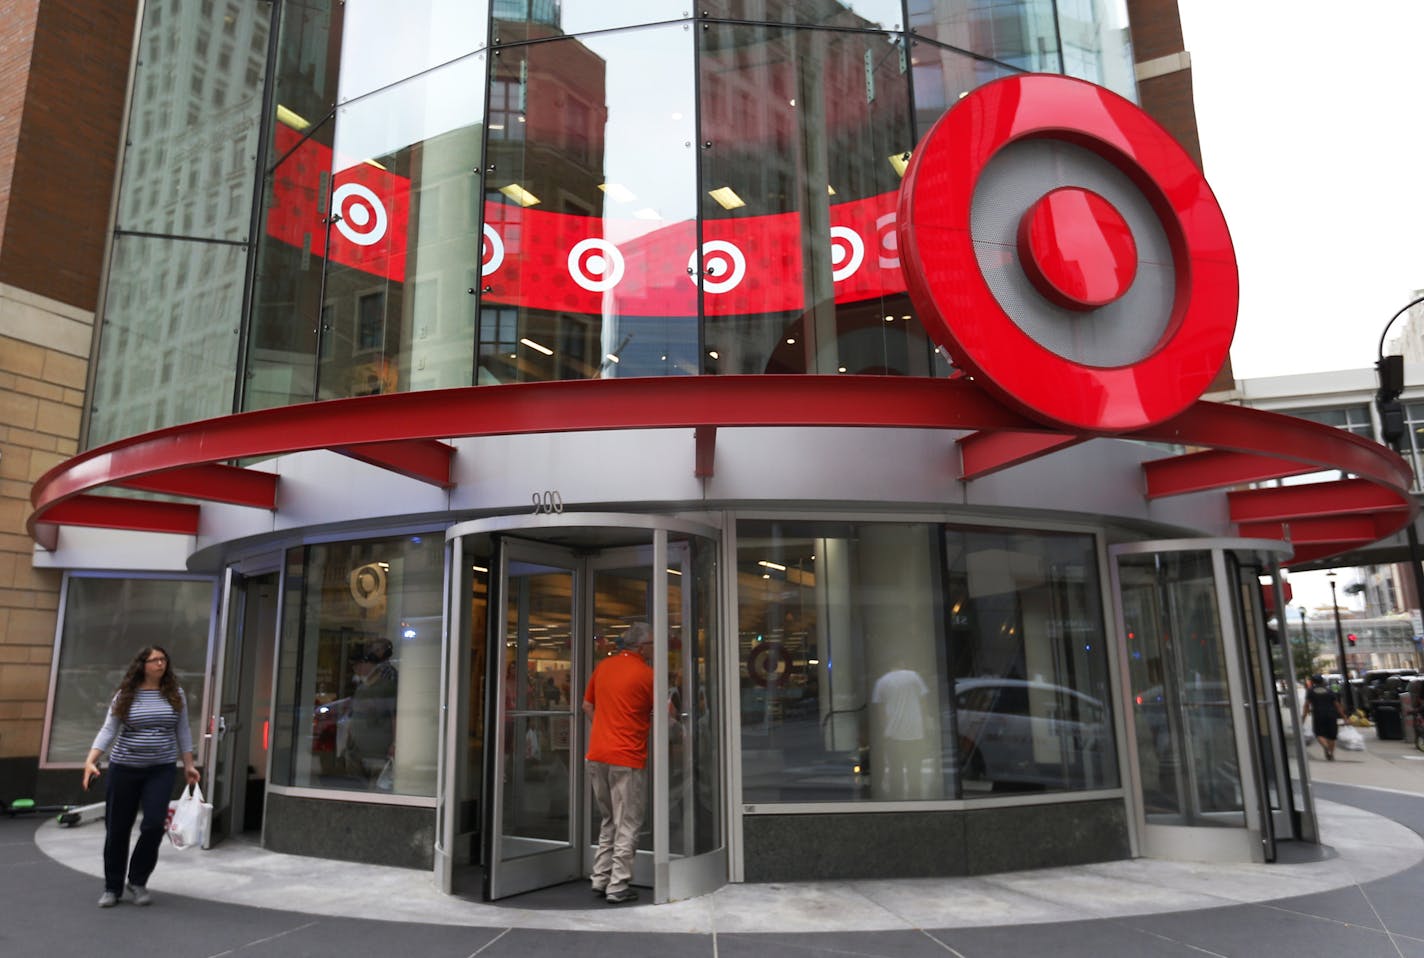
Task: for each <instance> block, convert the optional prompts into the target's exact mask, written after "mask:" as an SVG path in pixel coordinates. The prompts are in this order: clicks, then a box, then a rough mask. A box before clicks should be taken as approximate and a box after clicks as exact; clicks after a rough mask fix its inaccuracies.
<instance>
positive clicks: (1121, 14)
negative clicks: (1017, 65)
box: [1058, 0, 1137, 100]
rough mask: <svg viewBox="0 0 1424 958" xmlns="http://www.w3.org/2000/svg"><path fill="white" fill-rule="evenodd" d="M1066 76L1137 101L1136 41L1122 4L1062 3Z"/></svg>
mask: <svg viewBox="0 0 1424 958" xmlns="http://www.w3.org/2000/svg"><path fill="white" fill-rule="evenodd" d="M1058 29H1059V31H1060V32H1061V34H1062V37H1063V72H1065V73H1067V74H1068V75H1069V76H1073V77H1079V78H1080V79H1083V80H1088V81H1090V82H1092V83H1096V84H1098V85H1099V86H1105V87H1107V88H1108V89H1109V90H1112V91H1113V92H1115V93H1119V94H1121V95H1122V96H1125V97H1127V98H1128V99H1129V100H1136V99H1137V80H1136V77H1135V75H1134V73H1133V63H1132V37H1131V36H1130V34H1129V31H1128V26H1127V9H1126V6H1125V5H1124V4H1123V3H1122V0H1058Z"/></svg>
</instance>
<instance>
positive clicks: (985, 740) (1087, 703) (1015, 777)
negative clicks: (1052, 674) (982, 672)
mask: <svg viewBox="0 0 1424 958" xmlns="http://www.w3.org/2000/svg"><path fill="white" fill-rule="evenodd" d="M954 712H955V714H954V715H953V716H950V715H949V714H948V712H946V714H945V716H944V719H943V721H944V728H945V729H946V730H948V729H950V728H956V730H957V732H958V734H957V736H956V737H954V738H950V737H948V736H946V739H947V747H946V754H945V762H946V766H947V767H950V768H955V767H957V768H958V769H959V775H960V780H961V782H962V784H963V787H964V790H965V792H966V794H967V793H972V792H974V791H976V790H994V791H1046V790H1053V789H1068V788H1088V787H1094V786H1107V787H1110V786H1113V785H1116V784H1117V780H1116V772H1115V766H1114V764H1113V757H1112V756H1113V748H1112V731H1111V724H1110V720H1109V714H1108V710H1107V708H1106V707H1105V706H1104V704H1103V703H1102V702H1101V701H1100V700H1098V699H1096V698H1093V697H1092V696H1089V695H1085V694H1083V693H1082V692H1078V691H1076V690H1074V689H1070V688H1065V687H1063V686H1061V685H1053V684H1050V683H1046V682H1032V681H1026V680H1023V679H1008V678H995V677H987V676H984V677H975V678H966V679H957V680H956V681H955V683H954ZM952 720H953V721H955V722H957V726H956V725H951V724H950V722H951V721H952Z"/></svg>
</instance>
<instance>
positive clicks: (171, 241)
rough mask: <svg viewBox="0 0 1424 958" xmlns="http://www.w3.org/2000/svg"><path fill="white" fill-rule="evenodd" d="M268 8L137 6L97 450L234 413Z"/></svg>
mask: <svg viewBox="0 0 1424 958" xmlns="http://www.w3.org/2000/svg"><path fill="white" fill-rule="evenodd" d="M269 10H270V5H269V4H261V3H251V2H248V0H216V2H213V3H206V4H201V5H199V4H167V5H165V4H145V5H144V6H143V20H142V22H141V24H140V27H139V31H140V32H139V41H138V48H137V59H136V62H135V65H134V74H133V85H132V87H131V88H130V91H129V97H130V98H129V122H128V127H127V129H126V131H125V144H124V155H123V172H122V176H121V179H120V182H119V191H118V198H117V206H116V209H115V221H114V230H115V235H114V239H113V246H112V249H111V252H110V259H109V275H108V283H107V293H106V296H105V302H104V303H103V306H102V310H103V314H102V315H103V321H102V322H101V323H98V324H96V327H95V332H96V335H97V337H98V348H97V354H96V362H95V373H94V387H93V391H92V393H91V395H90V396H89V405H90V408H91V410H92V412H91V417H90V421H89V424H88V427H87V432H86V436H85V444H86V446H88V447H89V448H93V447H94V446H99V445H103V444H104V443H107V442H110V441H112V440H115V439H122V438H124V437H126V436H131V435H134V434H136V433H140V432H145V431H147V430H151V429H159V428H162V427H165V426H171V425H174V424H175V423H182V422H192V421H193V420H197V419H203V418H206V417H208V416H216V415H222V414H225V413H229V412H231V411H232V408H233V386H234V383H235V382H236V375H235V370H236V368H237V364H238V359H239V355H240V346H241V343H240V341H239V337H238V336H237V335H235V333H236V331H237V330H238V329H239V328H240V327H241V325H242V295H243V284H244V280H245V273H246V268H247V246H246V244H247V242H248V239H249V234H250V231H251V223H252V206H253V198H254V191H255V185H256V177H255V176H254V167H255V163H256V159H257V153H258V146H259V143H260V139H261V130H260V122H259V117H260V115H261V108H262V95H263V89H264V84H265V81H266V61H267V44H268V34H269V30H270V24H269V20H270V14H269V12H268V11H269Z"/></svg>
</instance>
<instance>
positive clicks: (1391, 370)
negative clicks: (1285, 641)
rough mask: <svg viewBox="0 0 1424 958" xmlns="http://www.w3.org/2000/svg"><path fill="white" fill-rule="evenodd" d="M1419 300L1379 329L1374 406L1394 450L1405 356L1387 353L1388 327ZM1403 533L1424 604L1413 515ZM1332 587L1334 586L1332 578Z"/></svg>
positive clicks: (1423, 299) (1400, 425) (1400, 427)
mask: <svg viewBox="0 0 1424 958" xmlns="http://www.w3.org/2000/svg"><path fill="white" fill-rule="evenodd" d="M1420 303H1424V296H1419V297H1417V298H1415V299H1412V300H1410V301H1409V302H1408V303H1406V304H1405V305H1404V308H1402V309H1401V310H1400V311H1399V312H1397V313H1395V314H1394V315H1393V316H1391V317H1390V318H1389V322H1387V323H1385V324H1384V329H1383V330H1381V331H1380V341H1379V353H1378V355H1377V356H1376V359H1375V375H1376V376H1377V377H1378V379H1379V392H1377V393H1375V408H1376V409H1377V410H1378V411H1379V417H1380V438H1381V439H1383V440H1384V441H1385V445H1387V446H1389V448H1391V449H1393V450H1394V451H1395V452H1399V451H1400V449H1399V447H1400V445H1401V444H1402V441H1403V439H1404V433H1405V415H1404V407H1403V406H1401V405H1400V404H1399V394H1400V393H1402V392H1403V391H1404V357H1403V356H1386V355H1385V354H1384V340H1385V337H1386V336H1388V335H1389V328H1390V327H1391V326H1393V325H1394V321H1395V320H1397V319H1399V317H1401V316H1403V315H1404V314H1405V313H1407V312H1409V310H1411V309H1413V308H1414V307H1415V306H1418V305H1419V304H1420ZM1411 465H1412V462H1411ZM1404 536H1405V541H1406V542H1407V543H1408V544H1409V568H1410V571H1411V572H1412V573H1413V577H1414V601H1415V602H1418V603H1420V605H1421V607H1424V566H1421V563H1420V554H1419V533H1418V531H1417V530H1416V529H1415V528H1414V520H1413V519H1410V520H1409V525H1407V526H1405V527H1404ZM1331 587H1332V588H1333V587H1334V583H1333V582H1332V583H1331Z"/></svg>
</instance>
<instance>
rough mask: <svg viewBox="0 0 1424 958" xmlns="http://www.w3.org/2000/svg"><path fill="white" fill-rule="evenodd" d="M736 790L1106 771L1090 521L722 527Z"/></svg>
mask: <svg viewBox="0 0 1424 958" xmlns="http://www.w3.org/2000/svg"><path fill="white" fill-rule="evenodd" d="M737 543H738V563H737V599H738V609H739V620H738V630H739V635H738V639H737V653H738V655H739V657H740V659H741V667H740V676H741V695H740V710H741V720H740V726H741V739H742V796H741V798H742V800H743V801H744V802H748V803H758V804H762V803H768V804H770V803H805V802H835V801H839V802H866V801H870V802H878V801H904V800H938V799H959V798H976V797H981V796H987V795H991V794H1006V793H1022V792H1055V791H1072V790H1085V789H1095V788H1115V787H1117V785H1118V773H1117V759H1116V747H1115V745H1114V742H1113V724H1112V708H1111V696H1110V692H1109V684H1108V666H1107V647H1106V646H1107V642H1106V626H1105V624H1104V619H1103V611H1102V608H1101V592H1100V586H1099V578H1098V571H1097V558H1096V552H1095V550H1094V543H1093V539H1092V538H1091V537H1090V536H1084V535H1072V534H1054V533H1039V532H1028V531H1019V530H1005V529H978V528H973V527H956V526H941V525H935V524H923V523H921V524H890V523H865V522H862V523H838V524H832V523H815V522H806V523H787V522H776V521H743V522H740V523H739V524H738V527H737Z"/></svg>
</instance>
